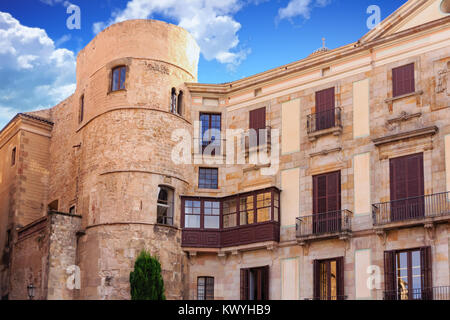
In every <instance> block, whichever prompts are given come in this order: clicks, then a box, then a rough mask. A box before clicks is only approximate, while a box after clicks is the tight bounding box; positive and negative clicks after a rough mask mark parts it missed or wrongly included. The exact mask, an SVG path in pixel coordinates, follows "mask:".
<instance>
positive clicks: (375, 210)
mask: <svg viewBox="0 0 450 320" xmlns="http://www.w3.org/2000/svg"><path fill="white" fill-rule="evenodd" d="M446 215H450V192H442V193H436V194H431V195H424V196H419V197H412V198H405V199H400V200H394V201H388V202H383V203H377V204H374V205H372V218H373V223H374V225H383V224H387V223H392V222H399V221H408V220H416V219H425V218H428V217H439V216H446Z"/></svg>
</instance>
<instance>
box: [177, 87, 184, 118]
mask: <svg viewBox="0 0 450 320" xmlns="http://www.w3.org/2000/svg"><path fill="white" fill-rule="evenodd" d="M182 112H183V91H181V90H180V93H179V94H178V103H177V113H178V114H179V115H180V116H181V114H182Z"/></svg>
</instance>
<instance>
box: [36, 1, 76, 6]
mask: <svg viewBox="0 0 450 320" xmlns="http://www.w3.org/2000/svg"><path fill="white" fill-rule="evenodd" d="M41 2H43V3H45V4H48V5H49V6H54V5H56V4H58V3H62V4H63V5H64V6H65V7H68V6H70V4H71V3H70V2H69V1H67V0H41Z"/></svg>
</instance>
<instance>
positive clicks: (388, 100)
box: [384, 90, 423, 103]
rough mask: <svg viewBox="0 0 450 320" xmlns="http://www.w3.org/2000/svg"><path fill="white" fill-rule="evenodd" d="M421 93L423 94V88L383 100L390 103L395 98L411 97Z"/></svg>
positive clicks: (395, 99)
mask: <svg viewBox="0 0 450 320" xmlns="http://www.w3.org/2000/svg"><path fill="white" fill-rule="evenodd" d="M422 94H423V90H419V91H415V92H410V93H407V94H402V95H401V96H397V97H392V98H387V99H386V100H384V102H385V103H392V102H394V101H397V100H401V99H404V98H409V97H413V96H420V95H422Z"/></svg>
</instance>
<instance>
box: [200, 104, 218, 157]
mask: <svg viewBox="0 0 450 320" xmlns="http://www.w3.org/2000/svg"><path fill="white" fill-rule="evenodd" d="M220 129H221V115H220V114H213V113H200V141H201V143H200V144H201V150H202V152H204V151H205V149H206V147H208V146H209V145H211V147H209V148H208V150H210V151H211V153H210V154H211V155H216V154H219V153H220V140H221V138H220Z"/></svg>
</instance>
